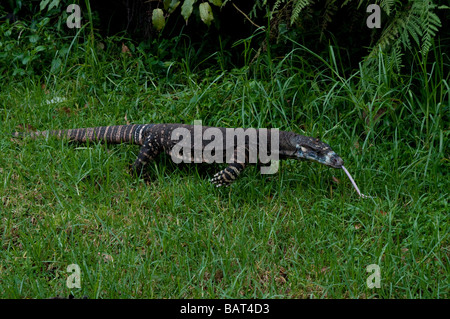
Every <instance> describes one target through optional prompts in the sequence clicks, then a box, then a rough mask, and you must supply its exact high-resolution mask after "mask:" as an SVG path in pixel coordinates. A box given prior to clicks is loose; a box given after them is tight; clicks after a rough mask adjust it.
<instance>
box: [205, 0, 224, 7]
mask: <svg viewBox="0 0 450 319" xmlns="http://www.w3.org/2000/svg"><path fill="white" fill-rule="evenodd" d="M208 1H209V2H211V3H212V4H213V5H215V6H217V7H221V6H222V0H208Z"/></svg>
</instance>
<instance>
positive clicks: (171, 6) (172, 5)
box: [164, 0, 181, 13]
mask: <svg viewBox="0 0 450 319" xmlns="http://www.w3.org/2000/svg"><path fill="white" fill-rule="evenodd" d="M180 2H181V1H180V0H164V10H166V11H168V12H169V13H172V12H174V11H175V9H176V8H177V7H178V6H179V5H180Z"/></svg>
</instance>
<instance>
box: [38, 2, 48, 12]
mask: <svg viewBox="0 0 450 319" xmlns="http://www.w3.org/2000/svg"><path fill="white" fill-rule="evenodd" d="M49 2H50V0H41V3H40V4H39V9H41V11H42V10H44V9H45V7H46V6H47V4H48V3H49Z"/></svg>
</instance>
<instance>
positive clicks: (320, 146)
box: [13, 124, 344, 187]
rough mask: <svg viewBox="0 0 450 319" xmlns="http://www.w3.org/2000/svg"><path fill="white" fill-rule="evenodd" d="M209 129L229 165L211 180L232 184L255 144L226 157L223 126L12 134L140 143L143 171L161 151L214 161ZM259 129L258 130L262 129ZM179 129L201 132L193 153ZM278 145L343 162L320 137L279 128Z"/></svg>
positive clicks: (305, 156) (281, 151)
mask: <svg viewBox="0 0 450 319" xmlns="http://www.w3.org/2000/svg"><path fill="white" fill-rule="evenodd" d="M207 129H213V130H215V132H217V133H220V134H222V136H223V137H224V138H223V140H222V142H221V143H222V144H221V147H218V148H216V149H215V152H219V153H218V154H219V158H220V159H221V160H222V162H224V163H227V164H228V166H227V167H226V168H224V169H222V170H221V171H219V172H218V173H216V174H215V175H214V176H213V178H212V179H211V180H210V181H211V182H212V183H213V184H215V185H216V186H217V187H220V186H229V185H231V184H232V183H233V182H234V181H235V180H236V179H237V178H238V177H239V175H240V174H241V173H242V171H243V170H244V169H245V167H246V166H247V165H248V164H249V163H250V162H251V161H250V162H249V153H250V152H249V151H250V149H251V148H254V147H255V145H254V144H252V142H251V140H250V138H249V137H248V136H245V138H244V140H242V141H241V144H239V143H234V144H232V145H237V146H236V147H234V149H232V150H231V154H232V156H231V157H227V156H229V155H228V154H229V153H228V152H226V151H227V146H228V144H227V130H230V129H226V128H222V127H217V128H212V127H208V126H193V125H186V124H132V125H117V126H101V127H93V128H80V129H68V130H54V131H38V132H29V133H22V132H14V133H13V136H14V137H25V136H28V137H30V138H32V139H35V138H39V137H51V136H54V137H56V138H59V139H68V140H71V141H75V142H82V143H85V142H88V141H94V142H105V143H108V144H120V143H129V144H137V145H140V146H141V149H140V151H139V154H138V157H137V159H136V161H135V162H134V163H133V165H132V169H133V171H134V172H135V173H138V174H140V173H142V171H143V170H144V168H145V166H146V165H147V164H148V163H149V162H150V161H153V160H155V159H156V158H157V156H158V155H159V154H160V153H166V154H169V155H171V156H172V158H173V159H174V158H178V160H180V161H181V160H183V161H185V162H186V161H187V162H190V163H211V159H210V158H207V157H206V156H205V155H204V154H205V151H206V148H205V147H206V146H208V144H209V143H210V142H211V139H206V138H203V136H205V131H206V130H207ZM236 130H239V129H236ZM256 131H257V132H258V134H259V132H260V131H261V130H256ZM180 132H185V133H186V134H187V137H190V141H197V140H196V139H195V138H196V137H197V136H198V134H201V135H200V136H201V143H200V144H199V145H197V144H195V142H194V143H191V144H189V145H190V149H189V148H188V149H189V150H190V154H189V152H188V154H184V153H183V154H181V153H180V154H177V152H176V151H175V149H176V147H175V146H176V145H177V144H178V143H179V142H180V139H181V137H182V135H181V134H180ZM270 134H272V133H270V130H269V136H270ZM215 138H216V137H215ZM233 139H234V140H233V141H232V142H236V137H233ZM263 141H264V142H263ZM228 142H230V141H228ZM264 143H266V145H265V147H266V149H270V150H271V151H273V149H272V148H271V139H270V137H268V138H267V140H261V138H260V137H259V135H258V137H257V140H256V144H257V145H258V146H261V144H264ZM219 144H220V143H219ZM278 145H279V147H278V149H277V150H276V151H277V152H278V158H279V159H297V160H309V161H315V162H319V163H321V164H324V165H327V166H330V167H333V168H341V167H342V166H343V164H344V162H343V160H342V159H341V158H340V157H339V156H338V155H337V154H336V153H335V152H334V151H333V150H332V149H331V147H330V146H329V145H328V144H326V143H324V142H322V141H321V140H319V139H318V138H312V137H308V136H303V135H299V134H296V133H294V132H287V131H279V137H278ZM177 156H178V157H177ZM251 163H253V162H251Z"/></svg>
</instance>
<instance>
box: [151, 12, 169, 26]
mask: <svg viewBox="0 0 450 319" xmlns="http://www.w3.org/2000/svg"><path fill="white" fill-rule="evenodd" d="M152 23H153V26H154V27H155V29H156V30H158V31H160V30H162V28H164V25H165V24H166V20H165V19H164V12H163V11H162V9H155V10H153V13H152Z"/></svg>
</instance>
